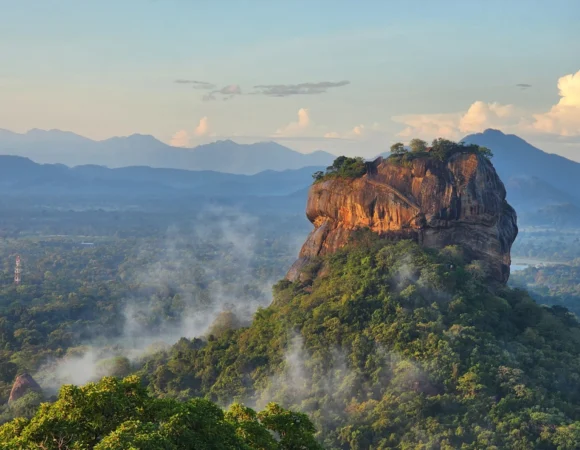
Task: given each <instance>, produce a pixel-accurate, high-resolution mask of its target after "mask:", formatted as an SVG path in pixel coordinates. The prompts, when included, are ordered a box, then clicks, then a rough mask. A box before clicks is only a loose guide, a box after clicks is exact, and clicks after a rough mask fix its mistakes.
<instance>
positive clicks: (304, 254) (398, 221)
mask: <svg viewBox="0 0 580 450" xmlns="http://www.w3.org/2000/svg"><path fill="white" fill-rule="evenodd" d="M306 215H307V217H308V219H309V220H310V221H311V222H312V223H313V224H314V227H315V228H314V230H313V231H312V232H311V233H310V235H309V237H308V239H307V240H306V242H305V243H304V245H303V247H302V250H301V251H300V255H299V259H298V260H297V261H296V262H295V263H294V265H293V266H292V268H291V269H290V271H289V272H288V274H287V278H288V279H289V280H291V281H296V280H298V279H299V278H300V274H301V273H302V269H303V268H304V266H305V265H307V264H308V263H309V261H311V260H312V258H314V257H317V256H323V255H326V254H330V253H333V252H335V251H336V250H338V249H339V248H341V247H343V246H344V245H345V244H346V243H347V242H348V241H349V239H350V236H351V235H352V233H353V232H354V231H356V230H357V229H360V228H368V229H370V230H372V231H374V232H375V233H378V234H379V235H381V236H385V237H389V238H393V239H413V240H415V241H417V242H418V243H420V244H421V245H423V246H425V247H429V248H436V249H441V248H443V247H446V246H448V245H459V246H461V247H462V248H463V249H464V251H465V253H466V256H467V257H468V258H469V259H470V260H480V261H483V262H484V263H485V265H486V266H487V268H488V273H489V277H490V278H491V279H493V280H496V281H498V282H501V283H506V282H507V280H508V278H509V274H510V262H511V258H510V249H511V246H512V243H513V242H514V240H515V238H516V236H517V233H518V228H517V218H516V213H515V211H514V209H513V208H512V207H511V206H510V205H509V204H508V203H507V201H506V191H505V187H504V185H503V183H502V181H501V180H500V178H499V177H498V175H497V173H496V171H495V169H494V167H493V165H492V164H491V162H490V161H489V159H487V158H486V157H484V156H482V155H479V154H476V153H457V154H455V155H453V156H451V157H450V158H449V159H448V160H447V161H444V162H442V161H439V160H437V159H435V158H430V157H419V158H415V159H413V160H411V161H408V162H406V163H405V164H401V163H397V162H395V161H391V160H390V159H389V160H386V159H383V158H378V159H377V160H375V161H374V162H372V163H367V172H366V174H364V175H363V176H361V177H359V178H338V177H335V178H330V179H326V180H322V181H320V182H317V183H314V184H313V185H312V187H311V188H310V192H309V195H308V204H307V207H306Z"/></svg>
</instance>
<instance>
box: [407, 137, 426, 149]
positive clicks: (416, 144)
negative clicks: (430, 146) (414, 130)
mask: <svg viewBox="0 0 580 450" xmlns="http://www.w3.org/2000/svg"><path fill="white" fill-rule="evenodd" d="M409 148H410V149H411V151H412V152H424V151H426V150H427V142H425V141H423V140H421V139H416V138H415V139H411V142H409Z"/></svg>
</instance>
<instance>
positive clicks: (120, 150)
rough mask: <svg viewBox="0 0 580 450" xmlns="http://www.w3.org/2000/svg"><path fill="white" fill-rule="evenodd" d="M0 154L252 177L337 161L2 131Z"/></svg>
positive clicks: (258, 149) (267, 150) (256, 148)
mask: <svg viewBox="0 0 580 450" xmlns="http://www.w3.org/2000/svg"><path fill="white" fill-rule="evenodd" d="M0 153H2V154H10V155H17V156H24V157H28V158H31V159H33V160H35V161H38V162H41V163H56V162H58V163H63V164H67V165H69V166H78V165H87V164H95V165H102V166H107V167H112V168H118V167H125V166H151V167H157V168H173V169H187V170H215V171H218V172H227V173H237V174H249V175H251V174H255V173H259V172H261V171H264V170H285V169H298V168H301V167H306V166H326V165H328V164H330V163H331V162H332V161H333V159H334V156H333V155H331V154H330V153H326V152H322V151H317V152H313V153H309V154H304V153H300V152H297V151H294V150H291V149H289V148H287V147H284V146H283V145H280V144H277V143H275V142H258V143H255V144H238V143H236V142H234V141H231V140H220V141H216V142H212V143H209V144H204V145H200V146H197V147H194V148H178V147H172V146H170V145H167V144H164V143H163V142H161V141H159V140H157V139H156V138H154V137H153V136H149V135H142V134H133V135H131V136H126V137H112V138H110V139H106V140H103V141H94V140H92V139H89V138H86V137H83V136H80V135H77V134H75V133H71V132H65V131H60V130H48V131H46V130H38V129H33V130H30V131H28V132H27V133H24V134H19V133H14V132H12V131H8V130H0Z"/></svg>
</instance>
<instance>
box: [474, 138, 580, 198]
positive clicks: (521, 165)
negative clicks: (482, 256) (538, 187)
mask: <svg viewBox="0 0 580 450" xmlns="http://www.w3.org/2000/svg"><path fill="white" fill-rule="evenodd" d="M463 140H464V141H465V142H467V143H470V144H477V145H482V146H485V147H488V148H490V149H491V150H492V151H493V154H494V157H493V164H494V166H495V168H496V170H497V171H498V173H499V175H500V177H501V178H502V179H503V180H504V182H509V180H510V179H511V178H514V177H522V176H523V177H532V178H534V179H536V180H538V181H540V182H542V183H544V184H546V185H550V186H552V187H553V188H556V189H559V190H560V191H563V192H565V193H567V194H568V195H571V196H573V197H575V198H576V199H577V200H578V201H580V163H577V162H575V161H571V160H569V159H567V158H564V157H563V156H559V155H555V154H551V153H546V152H545V151H543V150H540V149H539V148H537V147H534V146H533V145H531V144H529V143H528V142H526V141H524V140H523V139H522V138H520V137H518V136H516V135H514V134H504V133H502V132H501V131H498V130H491V129H489V130H485V131H484V132H483V133H477V134H471V135H469V136H466V137H465V138H464V139H463Z"/></svg>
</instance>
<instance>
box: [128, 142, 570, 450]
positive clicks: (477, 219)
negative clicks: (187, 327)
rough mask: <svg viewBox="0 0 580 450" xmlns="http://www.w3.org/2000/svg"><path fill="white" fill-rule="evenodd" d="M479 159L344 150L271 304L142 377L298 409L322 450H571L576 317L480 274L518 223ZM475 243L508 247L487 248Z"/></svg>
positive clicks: (175, 391) (151, 360) (445, 148)
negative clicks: (362, 156)
mask: <svg viewBox="0 0 580 450" xmlns="http://www.w3.org/2000/svg"><path fill="white" fill-rule="evenodd" d="M486 154H487V151H486V150H485V149H481V148H479V147H477V146H462V145H458V144H454V143H451V142H449V141H443V140H441V141H438V142H437V143H434V145H433V147H432V148H430V149H429V151H428V152H420V153H406V154H401V155H399V156H392V157H391V158H390V161H387V162H384V161H382V160H381V159H379V160H377V161H375V162H374V163H366V164H364V163H363V165H362V166H361V164H360V163H361V161H359V160H357V159H352V158H351V159H349V158H338V159H337V160H336V161H335V163H334V164H333V166H332V167H329V169H328V171H327V172H326V173H319V174H317V176H316V180H315V182H314V184H313V186H312V187H311V189H310V191H309V198H308V206H307V215H308V217H309V219H310V220H311V221H312V222H313V224H314V225H315V227H316V228H315V230H314V231H313V232H312V234H311V235H310V237H309V238H308V240H307V242H306V244H305V245H304V247H303V248H302V251H301V258H300V259H299V260H298V261H299V264H295V265H294V266H293V269H292V270H291V272H290V273H289V275H288V276H287V278H286V279H284V280H282V281H280V282H278V283H277V284H276V285H275V286H274V300H273V302H272V304H271V305H270V306H269V307H267V308H263V309H259V310H258V311H257V313H256V314H255V315H254V320H253V322H252V324H251V325H250V326H248V327H243V326H242V323H241V322H240V321H239V320H236V316H235V312H233V311H231V310H230V311H225V312H223V313H222V314H221V315H220V316H218V318H217V319H216V321H215V322H214V323H213V324H212V325H211V326H210V327H209V329H208V330H207V332H206V335H205V337H203V338H195V339H191V340H190V339H185V338H183V339H181V340H180V341H179V342H178V343H176V344H175V345H174V346H173V347H172V348H171V349H170V350H168V351H164V352H161V353H158V354H157V355H155V356H153V357H148V358H145V360H144V362H143V365H142V368H141V369H140V371H139V373H140V374H141V375H142V376H144V377H146V378H147V379H148V381H149V388H150V389H151V390H152V391H153V392H155V393H156V394H157V395H159V396H167V395H169V396H176V397H178V398H188V397H189V396H199V395H205V396H207V397H208V398H210V399H211V400H213V401H216V402H218V403H219V404H224V405H227V404H229V403H230V402H232V401H243V402H246V403H249V404H256V405H258V406H260V405H264V404H266V403H267V402H269V401H276V402H279V403H280V404H282V405H284V406H285V407H290V408H293V409H298V410H301V411H303V412H306V413H308V414H309V416H310V417H311V418H312V420H313V421H314V423H315V424H316V426H317V429H318V430H320V431H319V435H318V438H319V440H320V441H321V442H322V443H323V445H324V447H325V448H329V449H367V448H381V449H416V448H429V449H449V450H451V449H456V448H465V449H479V448H486V449H504V448H506V449H527V448H540V449H575V448H578V446H579V445H580V385H578V383H577V382H576V380H577V378H578V376H579V374H580V323H579V322H578V320H577V318H576V316H575V315H573V314H571V313H569V312H568V311H567V310H566V309H565V308H562V307H560V306H555V307H544V306H540V305H538V304H536V303H535V302H534V301H533V299H532V298H531V297H530V296H529V295H528V294H527V293H526V292H525V291H522V290H518V289H511V288H509V287H507V286H506V285H505V284H504V283H505V281H507V276H506V275H509V268H508V269H507V273H505V272H504V271H503V265H502V267H501V268H500V269H499V270H498V271H496V272H494V271H493V270H491V271H490V267H492V266H493V264H494V261H495V262H499V263H500V264H503V263H502V261H504V260H507V261H509V258H510V256H509V246H510V244H511V241H513V239H514V238H515V232H517V228H516V226H515V214H514V212H513V210H512V209H511V207H510V206H509V204H507V203H506V202H505V190H504V189H503V184H502V183H501V180H499V178H498V177H497V175H496V173H495V171H494V169H493V166H492V165H491V163H490V162H489V160H488V159H487V157H486V156H484V155H486ZM448 170H449V171H450V172H451V173H449V172H448ZM428 174H430V175H428ZM383 191H384V192H383ZM387 191H388V192H387ZM456 196H457V199H455V197H456ZM369 205H370V206H369ZM451 206H453V208H451ZM411 207H413V208H414V209H412V208H411ZM430 208H434V209H433V210H431V209H430ZM407 210H409V211H407ZM422 215H423V216H422ZM503 215H505V216H506V217H507V219H502V217H503ZM395 219H397V220H395ZM512 221H513V224H511V222H512ZM498 224H499V225H501V226H505V227H506V230H507V231H506V230H504V231H505V233H504V234H505V235H504V237H501V233H502V231H501V230H500V229H499V228H498ZM500 228H501V227H500ZM427 232H428V233H429V235H430V238H429V240H427V239H422V238H417V236H421V235H422V234H423V233H427ZM486 233H487V234H486ZM494 233H499V237H498V236H496V235H495V234H494ZM478 234H482V235H486V236H487V237H486V239H488V240H493V239H498V240H501V239H506V240H510V239H511V241H509V242H507V241H506V247H505V248H504V251H505V253H503V254H501V253H498V254H494V253H493V252H488V251H487V250H486V249H485V248H483V247H480V248H478V245H480V244H478V242H479V241H478V238H477V235H478ZM508 235H509V236H508ZM449 236H456V237H457V238H458V239H457V241H456V242H452V241H451V240H450V239H447V237H449ZM469 236H471V237H472V239H474V240H472V241H469V239H468V237H469ZM494 236H495V237H494ZM430 243H436V245H430ZM478 251H479V253H477V252H478ZM504 258H505V259H504ZM490 275H491V276H490Z"/></svg>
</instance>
